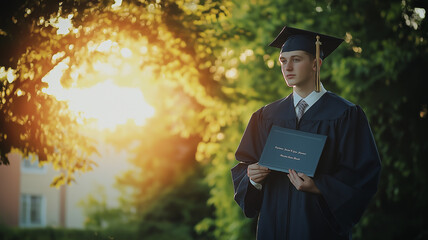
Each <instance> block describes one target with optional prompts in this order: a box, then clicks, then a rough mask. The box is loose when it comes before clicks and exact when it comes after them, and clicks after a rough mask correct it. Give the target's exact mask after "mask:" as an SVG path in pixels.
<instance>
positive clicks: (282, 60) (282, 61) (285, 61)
mask: <svg viewBox="0 0 428 240" xmlns="http://www.w3.org/2000/svg"><path fill="white" fill-rule="evenodd" d="M279 61H280V62H281V63H282V64H287V60H285V59H279ZM291 61H292V62H293V63H297V62H300V61H301V59H300V58H292V59H291Z"/></svg>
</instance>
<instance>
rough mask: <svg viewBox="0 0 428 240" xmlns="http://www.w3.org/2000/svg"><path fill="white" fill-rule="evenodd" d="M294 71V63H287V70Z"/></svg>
mask: <svg viewBox="0 0 428 240" xmlns="http://www.w3.org/2000/svg"><path fill="white" fill-rule="evenodd" d="M292 69H293V63H292V62H291V61H289V62H287V63H286V64H285V70H292Z"/></svg>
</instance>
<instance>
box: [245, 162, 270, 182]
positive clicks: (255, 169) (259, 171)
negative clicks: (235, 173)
mask: <svg viewBox="0 0 428 240" xmlns="http://www.w3.org/2000/svg"><path fill="white" fill-rule="evenodd" d="M269 173H270V170H269V168H266V167H262V166H259V165H258V164H257V163H254V164H251V165H248V168H247V175H248V177H249V178H250V179H251V180H253V181H254V182H256V183H261V182H263V180H264V179H265V178H266V176H267V175H268V174H269Z"/></svg>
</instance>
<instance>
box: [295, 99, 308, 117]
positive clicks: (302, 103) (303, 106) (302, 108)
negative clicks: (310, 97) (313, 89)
mask: <svg viewBox="0 0 428 240" xmlns="http://www.w3.org/2000/svg"><path fill="white" fill-rule="evenodd" d="M307 107H308V104H307V103H306V102H305V100H303V99H302V100H300V101H299V103H297V121H298V122H299V121H300V119H301V118H302V116H303V114H304V113H305V109H306V108H307Z"/></svg>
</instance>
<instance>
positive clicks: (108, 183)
mask: <svg viewBox="0 0 428 240" xmlns="http://www.w3.org/2000/svg"><path fill="white" fill-rule="evenodd" d="M98 151H99V152H100V153H101V156H98V157H95V158H94V160H95V161H96V162H97V164H98V166H95V167H94V169H93V171H89V172H86V173H82V174H76V176H75V178H76V181H75V182H73V183H72V184H71V185H67V186H62V187H61V188H55V187H50V183H51V182H52V180H53V179H54V177H55V176H57V175H58V174H59V172H57V171H55V170H53V168H52V166H51V165H50V164H47V165H45V167H44V170H40V169H33V170H31V169H30V170H29V169H27V168H25V167H23V166H25V163H24V161H22V156H21V154H20V153H13V154H10V155H9V159H10V165H9V166H4V165H0V224H5V225H7V226H21V227H45V226H52V227H58V226H61V227H66V228H84V226H85V221H86V214H85V209H84V208H83V206H82V203H83V202H85V201H86V200H87V199H88V196H90V195H91V196H92V197H94V198H96V199H98V200H100V201H102V200H105V201H106V204H107V206H108V207H117V206H118V205H119V201H118V199H119V197H120V192H119V191H118V190H117V189H116V188H115V187H114V183H115V179H116V176H117V175H118V174H120V173H121V172H123V171H125V170H128V169H129V168H130V164H129V163H128V162H127V160H126V159H127V157H128V156H127V154H126V153H125V152H119V153H118V152H115V151H114V150H113V149H112V147H109V146H105V145H104V146H103V145H102V146H98ZM23 195H27V196H28V195H29V196H31V195H34V196H42V198H43V205H44V206H43V207H44V209H42V210H43V224H41V225H32V226H28V225H25V224H23V223H22V221H21V222H20V212H22V209H20V208H22V206H21V204H20V202H21V196H23Z"/></svg>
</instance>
